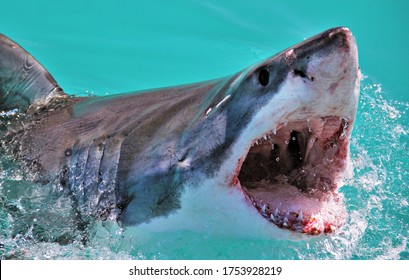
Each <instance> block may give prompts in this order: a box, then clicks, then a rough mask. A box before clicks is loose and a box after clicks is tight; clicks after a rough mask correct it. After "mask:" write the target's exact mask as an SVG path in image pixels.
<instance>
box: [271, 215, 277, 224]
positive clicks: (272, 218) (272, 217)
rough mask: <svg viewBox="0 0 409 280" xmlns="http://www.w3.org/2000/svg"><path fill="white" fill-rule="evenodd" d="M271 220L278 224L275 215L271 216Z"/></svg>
mask: <svg viewBox="0 0 409 280" xmlns="http://www.w3.org/2000/svg"><path fill="white" fill-rule="evenodd" d="M270 219H271V220H272V221H274V222H276V219H275V218H274V215H273V214H271V215H270Z"/></svg>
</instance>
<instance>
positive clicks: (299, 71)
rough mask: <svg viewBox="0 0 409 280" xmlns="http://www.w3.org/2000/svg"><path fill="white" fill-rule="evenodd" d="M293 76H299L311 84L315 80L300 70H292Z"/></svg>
mask: <svg viewBox="0 0 409 280" xmlns="http://www.w3.org/2000/svg"><path fill="white" fill-rule="evenodd" d="M294 75H295V76H300V77H301V78H307V79H309V80H310V81H311V82H313V81H314V79H315V78H314V77H310V76H308V75H307V73H305V72H304V71H303V70H300V69H294Z"/></svg>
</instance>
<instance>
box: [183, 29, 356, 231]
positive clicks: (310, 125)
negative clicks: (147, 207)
mask: <svg viewBox="0 0 409 280" xmlns="http://www.w3.org/2000/svg"><path fill="white" fill-rule="evenodd" d="M359 81H360V70H359V65H358V56H357V47H356V42H355V39H354V37H353V35H352V34H351V32H350V31H349V30H348V29H347V28H344V27H340V28H334V29H330V30H328V31H325V32H323V33H321V34H319V35H316V36H314V37H312V38H310V39H308V40H305V41H303V42H301V43H299V44H297V45H295V46H293V47H291V48H288V49H286V50H284V51H282V52H281V53H279V54H277V55H275V56H273V57H271V58H269V59H267V60H265V61H263V62H261V63H260V64H258V65H256V66H254V67H250V68H248V69H245V70H244V71H242V72H240V73H238V74H236V75H234V76H232V77H231V78H229V79H227V81H224V82H222V83H219V84H217V85H216V86H215V88H214V90H213V91H211V92H210V93H209V96H210V97H208V101H207V102H204V105H203V106H202V107H203V108H202V118H201V119H200V121H196V127H197V128H198V129H196V132H197V133H196V135H195V137H194V138H195V139H200V140H196V142H195V141H194V140H192V138H190V143H193V144H192V145H191V147H192V146H194V147H195V148H194V149H195V151H196V152H195V154H196V155H201V154H207V155H208V156H206V157H204V159H203V157H202V158H201V159H200V161H201V162H202V165H203V164H204V165H206V166H207V168H206V169H207V170H213V171H212V176H213V178H215V180H216V181H217V183H218V184H221V185H225V186H228V187H231V188H238V189H240V190H241V191H242V193H243V195H244V196H245V197H246V200H247V202H248V205H249V207H250V208H251V209H253V210H255V211H258V212H259V214H260V215H261V216H263V217H264V218H265V219H267V220H268V221H270V222H271V223H272V224H275V225H276V226H278V227H280V228H283V229H288V230H292V231H296V232H302V233H306V234H311V235H317V234H320V233H330V232H332V231H334V230H335V229H336V228H338V227H339V226H341V225H342V224H343V223H344V222H345V220H346V209H345V207H344V205H343V203H342V199H341V198H342V196H341V195H340V194H339V193H338V189H339V187H340V185H341V183H342V179H343V178H345V176H346V175H347V174H346V173H347V171H348V170H349V169H350V168H348V166H349V137H350V135H351V130H352V127H353V123H354V120H355V116H356V111H357V104H358V97H359ZM203 126H205V128H204V127H203ZM199 131H200V132H199ZM193 134H194V133H193ZM191 135H192V134H191ZM192 149H193V148H192ZM196 161H198V160H196ZM181 162H183V160H182V161H181ZM214 166H218V168H217V169H215V168H214Z"/></svg>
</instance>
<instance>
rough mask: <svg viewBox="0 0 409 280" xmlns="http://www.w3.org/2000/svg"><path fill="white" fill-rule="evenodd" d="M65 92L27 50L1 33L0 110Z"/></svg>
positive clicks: (45, 100)
mask: <svg viewBox="0 0 409 280" xmlns="http://www.w3.org/2000/svg"><path fill="white" fill-rule="evenodd" d="M63 96H65V93H64V92H63V91H62V89H61V88H60V87H59V86H58V84H57V82H56V81H55V80H54V78H53V77H52V76H51V75H50V73H48V71H47V70H46V69H45V68H44V67H43V66H42V65H41V64H40V63H39V62H38V61H37V60H36V59H35V58H34V57H33V56H31V55H30V54H29V53H28V52H27V51H26V50H24V49H23V48H22V47H20V46H19V45H18V44H17V43H15V42H13V41H12V40H10V39H9V38H7V37H6V36H4V35H2V34H0V110H11V109H19V110H21V111H24V112H25V111H26V110H27V109H28V108H29V107H30V106H31V105H32V104H36V105H37V104H38V105H40V106H41V105H46V104H47V103H48V102H49V101H50V100H51V99H53V98H55V97H63Z"/></svg>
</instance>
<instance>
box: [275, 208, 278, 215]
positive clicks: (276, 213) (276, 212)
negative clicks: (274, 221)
mask: <svg viewBox="0 0 409 280" xmlns="http://www.w3.org/2000/svg"><path fill="white" fill-rule="evenodd" d="M274 215H276V216H278V208H276V210H274Z"/></svg>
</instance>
